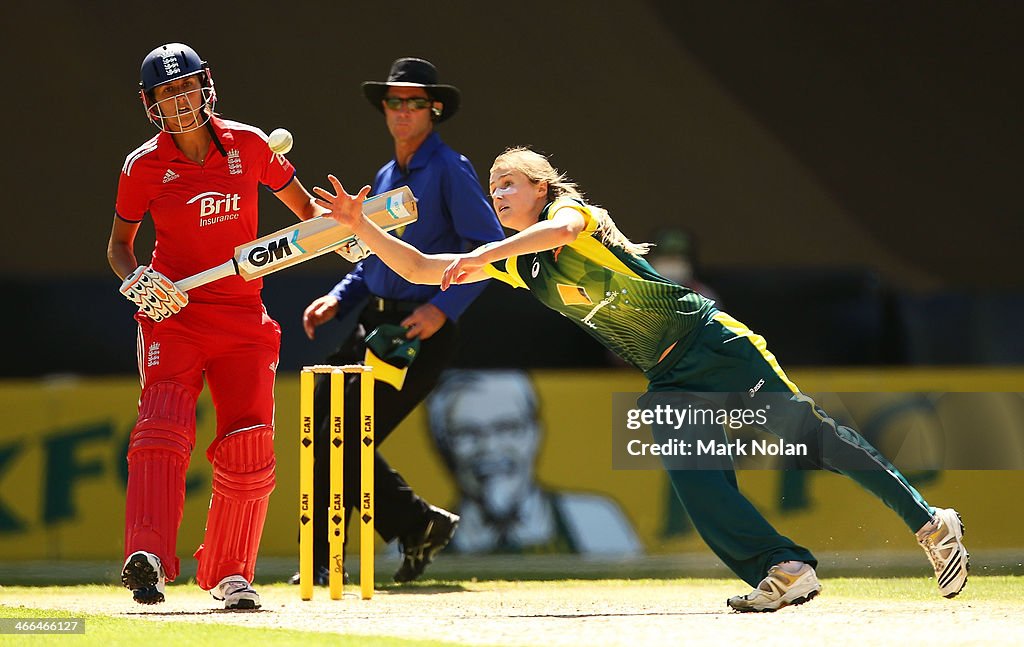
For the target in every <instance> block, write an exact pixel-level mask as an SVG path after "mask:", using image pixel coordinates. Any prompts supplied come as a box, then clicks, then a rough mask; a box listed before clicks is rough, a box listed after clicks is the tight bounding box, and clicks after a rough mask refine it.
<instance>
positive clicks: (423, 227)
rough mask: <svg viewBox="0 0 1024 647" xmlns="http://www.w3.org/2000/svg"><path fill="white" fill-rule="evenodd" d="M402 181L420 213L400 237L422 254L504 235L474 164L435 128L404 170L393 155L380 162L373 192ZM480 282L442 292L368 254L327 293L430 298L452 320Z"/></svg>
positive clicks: (356, 298)
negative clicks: (414, 279) (384, 161)
mask: <svg viewBox="0 0 1024 647" xmlns="http://www.w3.org/2000/svg"><path fill="white" fill-rule="evenodd" d="M403 185H408V186H409V188H410V189H412V192H413V194H414V195H415V196H416V198H417V203H416V206H417V209H418V211H419V217H418V219H417V220H416V222H414V223H412V224H411V225H408V226H407V227H405V230H404V231H402V232H401V234H399V236H400V238H401V239H402V240H404V241H405V242H407V243H409V244H410V245H412V246H413V247H415V248H416V249H418V250H420V251H421V252H423V253H424V254H437V253H459V252H464V251H469V250H471V249H475V248H476V247H478V246H479V245H482V244H483V243H489V242H492V241H495V240H501V239H503V238H504V237H505V234H504V232H503V230H502V228H501V225H500V224H499V223H498V218H497V216H496V215H495V214H494V209H492V208H491V203H490V202H489V201H488V200H487V197H486V196H485V195H484V192H483V190H482V189H481V188H480V182H479V180H478V178H477V175H476V171H475V170H474V169H473V165H472V164H470V163H469V160H468V159H466V158H465V157H464V156H462V155H460V154H459V153H456V152H455V151H454V150H452V149H451V148H450V147H449V146H448V145H447V144H445V143H444V142H443V141H441V137H440V136H439V135H438V134H437V133H436V132H433V133H431V134H430V135H429V136H428V137H427V139H426V140H425V141H424V142H423V144H422V145H421V146H420V147H419V149H418V150H417V151H416V152H415V153H414V154H413V156H412V159H411V160H410V161H409V168H408V170H407V171H406V172H403V171H402V169H401V168H399V166H398V162H397V161H395V160H391V161H390V162H388V163H387V164H385V165H384V166H382V167H381V169H380V170H379V171H377V175H376V177H375V178H374V180H373V191H372V195H376V194H378V193H383V192H384V191H389V190H391V189H395V188H397V187H400V186H403ZM392 234H397V232H392ZM485 287H486V283H485V282H479V283H468V284H464V285H453V286H452V287H450V288H449V289H448V290H446V291H441V289H440V288H439V287H438V286H436V285H417V284H414V283H409V282H408V281H406V280H405V279H403V278H402V277H401V276H399V275H398V274H397V273H396V272H394V271H393V270H392V269H391V268H390V267H388V266H387V265H385V264H384V263H383V262H381V260H380V259H379V258H377V257H376V256H370V257H368V258H365V259H363V260H362V261H360V262H359V263H358V264H357V265H356V266H355V268H353V269H352V271H351V272H349V273H348V275H347V276H345V278H344V279H342V280H341V282H340V283H338V284H337V285H336V286H334V289H332V290H331V292H330V293H331V294H332V295H334V296H335V297H337V298H338V300H339V302H340V303H341V304H344V303H345V302H348V303H349V304H353V305H354V304H356V303H359V302H360V301H361V300H362V299H363V298H365V297H366V296H368V295H370V294H372V295H375V296H378V297H381V298H383V299H394V300H399V301H419V302H422V303H431V304H433V305H435V306H437V308H438V309H440V310H441V312H443V313H444V314H445V316H447V317H448V319H450V320H452V321H455V320H457V319H458V318H459V316H460V315H461V314H462V312H463V311H464V310H465V309H466V308H467V307H469V304H470V303H472V302H473V299H475V298H477V297H478V296H479V295H480V293H481V292H483V290H484V288H485ZM346 312H348V308H346V307H344V306H342V307H339V308H338V315H339V316H344V313H346Z"/></svg>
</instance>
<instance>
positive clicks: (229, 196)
mask: <svg viewBox="0 0 1024 647" xmlns="http://www.w3.org/2000/svg"><path fill="white" fill-rule="evenodd" d="M241 199H242V196H240V195H239V194H237V193H219V192H217V191H206V192H205V193H200V194H199V195H196V196H193V197H192V199H190V200H189V201H188V202H186V203H185V204H195V203H197V202H198V203H199V226H200V227H206V226H207V225H215V224H217V223H219V222H226V221H228V220H238V215H239V214H238V210H239V207H238V203H239V201H240V200H241Z"/></svg>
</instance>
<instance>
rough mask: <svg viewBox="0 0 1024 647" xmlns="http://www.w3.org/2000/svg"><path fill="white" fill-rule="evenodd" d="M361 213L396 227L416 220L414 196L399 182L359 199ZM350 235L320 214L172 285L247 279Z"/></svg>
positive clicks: (383, 226)
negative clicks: (230, 278)
mask: <svg viewBox="0 0 1024 647" xmlns="http://www.w3.org/2000/svg"><path fill="white" fill-rule="evenodd" d="M363 215H365V216H366V217H367V218H369V219H370V220H372V221H373V222H375V223H376V224H377V226H379V227H380V228H381V229H383V230H384V231H391V230H392V229H397V228H399V227H402V226H404V225H408V224H409V223H412V222H416V217H417V211H416V196H414V195H413V193H412V190H411V189H409V187H407V186H403V187H399V188H397V189H392V190H391V191H386V192H384V193H381V194H380V195H375V196H372V197H369V198H367V199H366V200H365V201H364V202H363ZM353 238H355V235H354V234H353V233H352V230H351V229H349V228H348V227H345V226H344V225H342V224H340V223H338V222H337V221H336V220H332V219H331V218H327V217H324V216H320V217H318V218H310V219H309V220H304V221H302V222H298V223H295V224H294V225H291V226H289V227H285V228H284V229H281V230H279V231H275V232H274V233H272V234H269V235H267V236H264V237H262V238H257V239H256V240H254V241H252V242H248V243H245V244H244V245H239V246H238V247H236V248H235V255H234V257H232V258H231V259H229V260H227V261H225V262H223V263H221V264H220V265H217V266H216V267H211V268H210V269H208V270H204V271H202V272H199V273H198V274H193V275H192V276H189V277H187V278H184V279H181V280H180V281H175V283H174V285H175V287H177V288H178V289H179V290H182V291H184V292H188V291H189V290H192V289H194V288H197V287H199V286H201V285H206V284H207V283H211V282H213V281H217V280H219V279H222V278H224V277H226V276H235V275H238V276H241V277H242V278H243V279H245V280H246V281H251V280H253V279H256V278H259V277H261V276H264V275H266V274H271V273H273V272H277V271H278V270H283V269H284V268H286V267H291V266H292V265H296V264H298V263H302V262H305V261H308V260H309V259H311V258H316V257H317V256H322V255H323V254H326V253H327V252H330V251H334V250H335V249H338V248H339V247H341V246H342V245H344V244H346V243H348V242H349V241H351V240H352V239H353Z"/></svg>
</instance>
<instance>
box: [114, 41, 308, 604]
mask: <svg viewBox="0 0 1024 647" xmlns="http://www.w3.org/2000/svg"><path fill="white" fill-rule="evenodd" d="M141 75H142V83H141V98H142V103H143V106H144V108H145V111H146V116H147V117H148V118H149V120H150V121H151V122H152V123H153V124H154V125H156V126H157V127H158V128H159V129H160V132H159V133H158V134H157V135H156V136H155V137H153V138H152V139H150V140H149V141H147V142H146V143H144V144H143V145H142V146H140V147H138V148H137V149H135V150H134V151H132V152H131V153H130V154H129V155H128V157H127V158H126V159H125V162H124V166H123V167H122V169H121V177H120V181H119V183H118V187H117V202H116V208H115V213H114V224H113V229H112V231H111V233H110V242H109V245H108V248H107V257H108V260H109V261H110V266H111V267H112V268H113V270H114V272H115V273H116V274H117V275H118V276H119V277H120V278H122V279H124V283H123V284H122V286H121V292H122V294H124V295H125V296H126V297H127V298H128V299H129V300H131V301H133V302H134V303H136V304H137V305H139V308H140V310H139V312H138V313H137V314H136V315H135V319H136V320H137V321H138V323H139V330H138V360H139V376H140V381H141V386H142V394H141V397H140V398H139V417H138V421H137V423H136V425H135V428H134V429H133V430H132V433H131V439H130V443H129V446H128V494H127V505H126V510H125V557H126V559H125V564H124V568H123V571H122V575H121V579H122V582H123V583H124V585H125V587H127V588H129V589H131V590H132V592H133V596H134V599H135V601H136V602H139V603H140V604H157V603H160V602H163V601H164V583H165V582H166V581H171V580H174V579H175V577H177V575H178V573H179V562H178V556H177V551H176V539H177V534H178V527H179V525H180V524H181V518H182V511H183V507H184V502H185V471H186V470H187V468H188V464H189V459H190V457H191V455H192V450H193V448H194V447H195V442H196V434H195V427H196V399H197V398H198V396H199V393H200V391H202V388H203V380H204V376H205V380H206V383H207V384H208V385H209V387H210V394H211V396H212V398H213V404H214V407H215V409H216V413H217V432H216V437H215V438H214V439H213V442H212V443H211V444H210V446H209V447H208V448H207V450H206V457H207V459H208V460H209V461H210V462H211V463H212V464H213V492H212V497H211V500H210V508H209V513H208V516H207V520H206V536H205V539H204V541H203V544H202V545H201V546H200V547H199V549H198V550H197V551H196V552H195V557H196V559H197V560H198V562H199V565H198V571H197V573H196V582H197V583H198V584H199V586H200V587H202V588H203V589H204V590H208V591H210V593H211V594H212V595H213V597H214V598H216V599H218V600H224V605H225V607H226V608H229V609H255V608H258V607H259V606H260V597H259V595H258V594H257V593H256V591H254V590H253V589H252V586H251V582H252V579H253V574H254V571H255V565H256V554H257V551H258V550H259V543H260V536H261V534H262V532H263V523H264V520H265V519H266V513H267V502H268V499H269V497H270V493H271V491H272V490H273V489H274V467H275V459H274V445H273V438H274V393H273V390H274V377H275V372H276V369H277V362H278V351H279V347H280V334H281V329H280V327H279V326H278V324H277V322H276V321H274V320H273V319H271V318H270V316H269V315H268V314H267V311H266V309H265V308H264V306H263V302H262V301H261V299H260V288H261V286H262V282H261V281H260V280H254V281H251V282H246V281H244V280H243V279H242V278H241V277H238V276H233V277H229V278H225V279H222V280H220V281H217V282H214V283H210V284H208V285H205V286H202V287H199V288H196V289H194V290H192V291H191V292H190V293H188V294H185V293H183V292H181V291H180V290H178V289H176V288H175V286H174V284H173V283H172V281H177V280H180V279H182V278H184V277H187V276H190V275H192V274H194V273H196V272H199V271H201V270H205V269H207V268H209V267H212V266H214V265H217V264H219V263H221V262H222V261H223V260H224V259H225V258H231V256H232V255H233V252H234V248H235V246H236V245H239V244H241V243H245V242H248V241H250V240H253V239H254V238H256V237H257V221H258V215H257V201H258V191H259V187H260V185H263V186H265V187H266V188H268V189H269V190H270V191H271V192H273V193H274V195H275V196H276V197H277V198H278V199H279V200H281V202H283V203H284V204H285V205H287V206H288V208H289V209H291V210H292V211H293V212H294V213H295V215H297V216H298V217H299V218H301V219H303V220H305V219H308V218H312V217H314V216H317V215H319V214H320V212H321V209H320V208H319V207H317V206H316V205H315V204H314V203H313V200H312V197H311V196H310V195H309V193H308V192H307V191H306V189H305V188H304V187H303V186H302V184H301V183H300V182H299V180H298V179H297V178H296V177H295V169H294V167H292V165H291V163H289V162H288V160H287V159H285V158H284V156H282V155H277V154H274V153H273V152H272V151H271V150H270V149H269V148H268V146H267V136H266V135H265V134H264V133H263V131H262V130H260V129H259V128H255V127H253V126H248V125H245V124H242V123H238V122H235V121H228V120H226V119H221V118H219V117H218V116H216V114H215V113H214V104H215V102H216V92H215V90H214V85H213V77H212V76H211V74H210V68H209V66H208V65H207V64H206V62H205V61H203V60H202V59H201V58H200V57H199V55H198V54H197V53H196V52H195V51H194V50H193V49H192V48H190V47H188V46H187V45H182V44H180V43H172V44H168V45H163V46H161V47H158V48H156V49H154V50H153V51H152V52H150V53H149V54H148V55H147V56H146V57H145V59H144V60H143V62H142V74H141ZM146 214H149V217H150V218H152V220H153V225H154V228H155V231H156V244H155V246H154V249H153V254H152V262H151V263H150V265H148V266H140V265H139V263H138V261H137V260H136V254H135V249H134V241H135V236H136V233H137V232H138V230H139V226H140V224H141V222H142V220H143V218H144V217H145V216H146ZM186 306H187V307H186Z"/></svg>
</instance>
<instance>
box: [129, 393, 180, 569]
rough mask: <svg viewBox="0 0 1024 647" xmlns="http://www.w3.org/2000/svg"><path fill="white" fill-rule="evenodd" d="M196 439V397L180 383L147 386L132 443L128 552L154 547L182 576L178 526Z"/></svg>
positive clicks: (162, 560) (161, 557)
mask: <svg viewBox="0 0 1024 647" xmlns="http://www.w3.org/2000/svg"><path fill="white" fill-rule="evenodd" d="M194 444H195V400H194V399H193V398H192V396H191V394H190V393H189V392H188V391H187V390H186V389H185V388H184V387H182V386H181V385H179V384H174V383H172V382H158V383H156V384H153V385H151V386H148V387H146V389H145V390H143V392H142V399H141V400H140V402H139V420H138V422H137V423H136V425H135V428H134V429H133V430H132V435H131V442H130V443H129V445H128V494H127V501H126V504H125V531H124V537H125V542H124V543H125V546H124V548H125V557H126V558H127V556H128V555H131V554H132V553H134V552H135V551H137V550H144V551H147V552H150V553H153V554H154V555H156V556H157V557H159V558H160V561H161V562H162V563H163V567H164V572H165V573H166V575H167V579H168V580H173V579H174V578H175V577H177V576H178V569H179V564H178V556H177V554H176V550H175V549H176V546H177V538H178V527H179V526H180V525H181V515H182V511H183V509H184V506H185V472H186V471H187V470H188V462H189V457H190V456H191V454H192V447H193V445H194Z"/></svg>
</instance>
